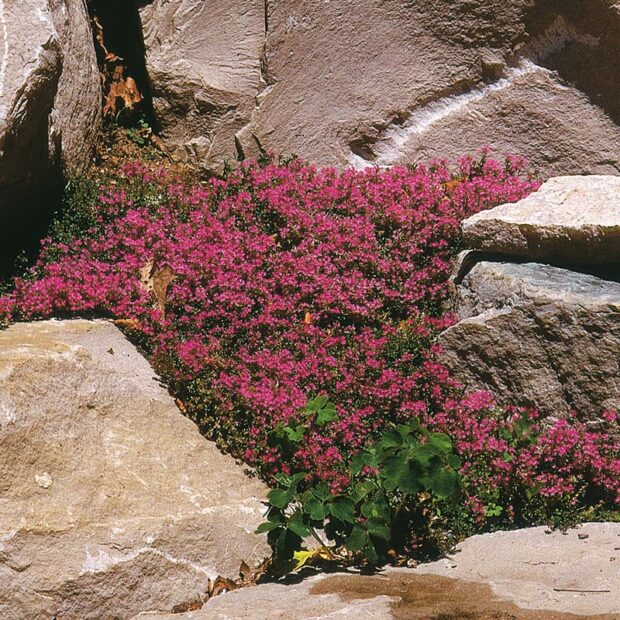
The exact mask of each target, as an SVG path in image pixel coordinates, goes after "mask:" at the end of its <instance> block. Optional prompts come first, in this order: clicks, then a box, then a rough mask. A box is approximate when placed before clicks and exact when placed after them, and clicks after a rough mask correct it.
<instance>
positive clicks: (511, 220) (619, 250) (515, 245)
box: [463, 176, 620, 266]
mask: <svg viewBox="0 0 620 620" xmlns="http://www.w3.org/2000/svg"><path fill="white" fill-rule="evenodd" d="M463 241H464V243H465V245H466V246H467V247H468V248H472V249H476V250H484V251H486V252H494V253H498V254H502V255H508V256H513V257H518V258H527V259H529V260H535V261H543V262H547V263H552V264H558V265H568V266H572V265H590V266H592V265H613V264H615V263H620V177H615V176H573V177H555V178H552V179H550V180H549V181H547V182H546V183H544V184H543V185H542V187H541V188H540V189H539V190H538V191H537V192H534V193H533V194H530V195H529V196H528V197H527V198H524V199H523V200H520V201H519V202H517V203H514V204H505V205H500V206H499V207H495V208H494V209H490V210H488V211H481V212H480V213H477V214H475V215H473V216H471V217H470V218H468V219H467V220H465V221H464V222H463Z"/></svg>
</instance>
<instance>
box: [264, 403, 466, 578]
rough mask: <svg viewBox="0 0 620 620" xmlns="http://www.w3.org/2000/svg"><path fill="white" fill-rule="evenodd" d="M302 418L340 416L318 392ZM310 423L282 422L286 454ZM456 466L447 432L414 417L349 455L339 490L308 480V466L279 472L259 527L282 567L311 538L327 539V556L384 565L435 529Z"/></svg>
mask: <svg viewBox="0 0 620 620" xmlns="http://www.w3.org/2000/svg"><path fill="white" fill-rule="evenodd" d="M300 417H302V418H311V421H312V422H313V424H315V425H317V426H323V425H326V424H329V423H330V422H333V421H335V420H336V419H337V417H338V414H337V411H336V407H335V405H334V404H333V403H331V402H330V401H329V399H328V398H327V396H318V397H316V398H313V399H312V400H310V401H309V402H308V403H307V404H306V406H305V407H304V408H303V409H302V410H301V411H300ZM307 428H308V426H307V424H304V423H298V422H297V421H295V420H292V421H290V422H289V424H287V425H279V426H278V427H276V429H275V431H274V434H273V439H274V443H275V445H277V446H278V447H279V448H280V449H281V451H282V452H284V453H290V452H291V450H293V449H294V448H295V447H298V446H299V445H301V444H302V443H303V441H304V437H305V433H306V432H307ZM460 466H461V463H460V460H459V458H458V457H457V456H456V454H455V453H454V451H453V446H452V440H451V439H450V437H448V436H447V435H445V434H443V433H432V432H429V431H428V430H427V429H426V428H424V427H423V426H422V425H421V424H420V422H419V421H418V420H417V419H415V418H414V419H412V420H411V421H410V422H409V423H407V424H399V425H396V426H393V427H391V428H389V429H388V430H386V431H385V432H384V433H383V435H382V436H381V438H380V439H379V440H378V441H377V442H376V443H374V444H373V445H371V446H370V447H369V448H368V449H366V450H363V451H361V452H359V453H358V454H356V455H355V456H354V457H353V459H352V461H351V464H350V477H351V478H350V483H349V484H348V485H346V488H344V489H340V490H336V489H333V488H330V487H329V485H328V484H327V483H325V482H319V483H315V482H313V480H312V474H311V472H298V473H296V474H294V475H290V476H289V475H285V474H278V475H277V476H276V480H277V485H278V486H277V487H276V488H274V489H272V490H271V491H270V492H269V494H268V496H267V504H268V512H267V521H266V522H264V523H263V524H261V525H260V526H259V528H258V530H257V531H258V532H259V533H267V537H268V541H269V544H270V545H271V548H272V550H273V560H274V566H276V567H279V569H280V570H282V569H283V567H284V569H285V570H286V569H287V567H288V569H290V568H294V567H295V565H296V564H295V561H294V558H295V556H296V553H298V552H300V551H301V550H302V548H303V546H304V539H307V538H308V537H310V536H313V537H314V538H315V539H316V540H317V541H319V543H320V544H321V545H322V546H325V542H324V541H325V540H329V541H330V543H329V544H328V545H327V547H328V550H329V554H330V556H331V557H335V558H337V559H339V560H340V561H343V562H346V563H368V564H372V565H377V564H383V563H385V562H386V561H388V559H389V558H390V556H392V557H393V556H395V555H398V554H400V553H402V552H404V551H406V547H407V544H408V543H409V542H411V540H412V538H416V537H417V536H418V535H419V534H422V535H425V532H429V531H430V530H431V529H432V527H433V523H432V522H433V521H434V520H437V519H439V518H440V514H441V506H442V504H446V503H448V504H450V503H454V502H455V501H456V499H457V498H458V497H459V492H460V476H459V473H458V469H459V468H460ZM411 528H417V530H418V531H417V532H416V531H411Z"/></svg>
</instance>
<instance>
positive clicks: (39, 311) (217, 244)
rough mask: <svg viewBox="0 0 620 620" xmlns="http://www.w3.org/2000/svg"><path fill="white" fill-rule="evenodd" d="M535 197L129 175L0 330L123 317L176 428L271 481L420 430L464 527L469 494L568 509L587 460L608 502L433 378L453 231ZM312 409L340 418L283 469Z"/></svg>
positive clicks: (316, 176) (22, 295) (501, 174)
mask: <svg viewBox="0 0 620 620" xmlns="http://www.w3.org/2000/svg"><path fill="white" fill-rule="evenodd" d="M536 187H537V182H536V181H534V180H531V179H529V178H527V177H525V176H524V174H523V162H521V161H520V160H518V159H516V158H510V159H508V160H506V161H505V162H504V163H499V162H497V161H494V160H492V159H489V158H487V157H483V158H482V160H472V159H470V158H464V159H462V160H460V162H459V163H458V166H457V167H456V168H455V169H451V168H450V167H449V166H448V165H447V164H446V163H442V162H439V163H435V164H433V165H431V166H430V167H423V166H418V167H416V168H414V169H410V168H404V167H403V168H399V167H396V168H393V169H391V170H385V171H380V170H376V169H370V170H366V171H363V172H359V171H353V170H346V171H344V172H339V171H336V170H334V169H330V168H316V167H314V166H311V165H307V164H305V163H303V162H300V161H292V162H289V163H287V164H280V165H276V164H268V165H263V166H260V165H258V164H252V163H246V164H243V165H242V166H240V167H239V169H238V170H236V171H234V172H233V173H231V174H229V175H228V176H227V177H226V178H224V179H212V180H210V181H209V182H208V183H205V184H204V185H202V186H198V187H187V186H184V185H183V184H181V183H179V182H177V181H175V180H174V179H171V178H169V177H168V176H167V175H166V174H165V173H163V172H162V173H154V172H152V171H150V170H149V169H147V168H146V167H144V166H143V165H142V164H138V163H136V164H133V165H130V166H126V167H125V168H124V170H123V175H122V179H119V180H118V181H117V182H115V183H114V184H110V185H109V186H106V187H104V188H102V190H101V193H100V196H99V199H98V203H97V205H96V211H95V214H94V217H93V221H92V225H91V228H90V230H88V231H87V234H85V235H78V236H76V237H75V238H74V239H72V240H70V241H64V242H62V243H61V242H59V241H58V240H54V239H51V238H50V239H47V240H46V241H45V242H44V245H43V250H42V254H41V257H40V259H39V261H38V263H37V264H36V266H35V267H34V268H33V270H32V272H31V273H30V274H29V276H28V277H26V278H23V279H18V280H17V281H16V282H15V288H14V290H13V292H12V293H11V294H10V295H8V296H5V297H4V298H1V299H0V317H1V316H5V317H6V318H11V317H13V318H14V319H32V318H40V317H50V316H75V315H82V316H83V315H103V316H109V317H114V318H117V319H129V320H130V323H131V327H132V333H133V335H134V336H136V337H139V338H140V340H141V342H142V343H143V344H144V346H145V347H147V348H148V350H149V352H150V355H151V357H152V360H153V363H154V364H155V367H156V368H157V369H158V371H159V372H160V373H161V374H162V375H163V376H164V378H165V380H166V381H167V382H168V383H169V384H170V386H171V389H172V391H173V392H174V393H175V395H176V396H177V397H178V398H179V400H180V402H182V403H183V406H184V407H185V408H186V409H187V411H188V413H189V414H190V415H191V416H192V417H193V418H194V419H195V420H196V421H197V422H198V423H199V424H200V426H201V427H202V429H203V430H204V431H205V432H206V433H207V434H208V435H210V436H212V437H214V438H216V439H218V441H219V442H220V443H221V444H222V445H224V446H225V447H227V448H228V449H229V450H231V451H232V452H233V453H235V454H236V455H238V456H240V457H242V458H244V459H245V460H246V462H248V463H249V464H251V465H252V466H254V467H256V468H257V469H258V470H259V471H260V472H261V473H262V474H263V475H264V476H266V477H269V476H271V475H273V474H275V473H277V472H278V471H292V470H295V469H304V470H307V471H312V472H314V474H315V475H316V477H317V478H319V479H325V480H328V481H330V483H331V484H332V485H333V486H334V487H338V486H339V485H345V484H346V483H347V481H348V477H347V468H346V463H347V462H348V459H349V458H350V456H351V455H352V454H353V453H354V452H355V451H357V450H358V449H359V448H361V447H362V446H364V445H366V444H367V443H368V442H369V441H370V440H371V439H373V438H374V437H376V435H377V433H378V432H379V431H380V430H381V429H382V428H383V427H384V426H385V424H386V423H388V422H394V421H402V420H406V419H408V418H409V417H411V416H413V415H416V416H420V417H422V418H423V419H426V420H427V421H428V423H429V424H431V425H433V426H435V427H438V428H439V427H442V428H445V430H446V431H447V432H449V433H450V434H452V435H453V436H455V438H456V441H457V447H458V450H459V452H460V453H461V455H462V456H464V457H465V458H464V465H463V474H464V475H465V477H466V478H468V479H469V480H470V488H471V489H473V491H472V492H471V494H470V495H471V497H470V500H471V502H472V508H473V509H474V510H476V509H478V510H480V509H479V507H478V508H477V507H476V505H475V501H476V496H477V494H479V493H482V492H483V491H482V486H483V483H489V484H495V485H504V486H506V485H509V484H511V483H512V482H514V480H515V479H516V478H518V479H519V480H520V481H522V482H523V484H536V485H538V486H539V487H540V493H543V494H544V493H547V494H562V493H568V492H570V490H571V489H572V488H573V486H574V484H576V483H575V482H574V480H575V476H577V478H578V477H579V475H585V473H584V470H583V468H584V467H586V465H585V463H586V461H585V460H583V459H580V458H578V456H577V452H578V447H577V446H582V445H584V446H587V449H588V459H589V460H587V463H588V465H587V466H588V467H591V469H592V473H591V478H592V479H593V480H594V482H595V483H596V484H598V485H599V486H601V487H603V488H604V489H607V490H613V492H614V493H616V494H617V491H618V482H617V480H618V476H617V473H618V471H617V469H618V463H619V461H618V460H617V459H616V460H615V461H613V460H609V459H610V457H609V446H607V447H601V446H600V438H598V437H596V436H593V435H592V434H588V433H587V432H585V430H583V429H582V428H581V427H580V426H578V425H572V424H571V423H569V422H561V423H558V424H556V425H555V426H554V427H553V428H551V429H549V430H546V431H544V432H542V434H541V435H540V439H539V441H538V442H536V443H535V444H533V445H531V446H529V445H528V447H527V449H525V448H519V449H517V448H515V447H514V446H513V447H510V446H507V445H504V443H502V441H504V442H506V441H507V440H506V439H502V438H501V433H500V431H501V426H502V423H501V422H500V421H496V420H494V419H493V418H492V416H490V414H489V411H490V407H489V404H488V403H487V402H486V401H484V398H482V400H480V399H481V397H480V396H479V395H478V396H476V397H472V398H474V400H471V399H470V400H467V399H466V400H464V401H463V402H459V401H458V400H455V396H454V394H455V393H456V392H455V390H456V389H457V388H456V386H455V384H454V382H452V381H451V380H450V378H449V377H448V376H447V373H446V371H445V369H443V368H442V367H440V366H439V365H437V364H435V363H434V362H433V361H432V357H433V347H432V342H433V337H434V335H435V334H436V333H437V330H438V329H441V328H442V327H444V326H445V325H447V324H449V322H450V320H451V318H450V316H449V315H446V314H445V307H444V305H445V302H446V300H447V298H448V278H449V274H450V271H451V267H452V259H453V257H454V254H455V251H456V249H457V247H458V240H459V229H460V222H461V220H462V219H463V218H464V217H466V216H468V215H470V214H472V213H475V212H477V211H479V210H481V209H485V208H489V207H492V206H494V205H496V204H499V203H504V202H513V201H516V200H518V199H520V198H522V197H523V196H525V195H527V194H528V193H529V192H530V191H532V190H533V189H535V188H536ZM162 273H166V274H168V275H167V278H159V279H158V274H162ZM151 289H153V290H151ZM319 393H326V394H329V396H330V398H331V399H332V400H333V401H334V402H335V403H336V404H337V406H338V412H339V418H338V420H336V421H334V422H332V423H330V424H329V425H327V426H325V427H321V428H308V431H307V433H306V435H305V439H304V442H303V445H302V447H301V448H300V449H298V450H297V451H296V452H295V453H293V454H290V455H283V454H281V453H280V452H279V451H278V450H277V449H276V448H275V447H274V446H273V445H272V443H271V442H270V437H271V435H272V433H273V431H274V429H275V428H276V427H277V426H278V425H279V424H280V425H281V424H287V423H289V422H290V421H291V420H296V419H297V417H298V412H299V410H300V408H301V407H302V405H304V404H305V403H306V401H307V400H308V399H309V398H310V397H312V396H314V395H316V394H319ZM476 398H478V401H476V400H475V399H476ZM145 423H148V421H145ZM570 442H573V443H572V444H571V443H570ZM583 442H586V443H583ZM567 445H571V446H572V448H570V449H569V451H568V452H566V453H564V452H563V451H564V450H565V449H566V448H565V447H562V446H567ZM477 462H480V463H482V462H484V463H485V467H484V468H482V467H481V468H478V469H477V465H476V463H477ZM560 463H561V464H562V466H561V467H559V465H558V464H560ZM556 465H558V467H559V468H558V467H556ZM580 468H581V469H580ZM580 472H581V473H580ZM588 475H590V474H588ZM485 477H486V478H485ZM515 477H516V478H515ZM501 488H504V487H503V486H502V487H501ZM537 488H538V487H537ZM610 492H611V491H610ZM614 497H615V495H614Z"/></svg>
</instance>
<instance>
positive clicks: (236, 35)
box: [140, 0, 265, 170]
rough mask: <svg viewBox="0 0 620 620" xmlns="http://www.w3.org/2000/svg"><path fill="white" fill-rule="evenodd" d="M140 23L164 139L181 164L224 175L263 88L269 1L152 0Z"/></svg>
mask: <svg viewBox="0 0 620 620" xmlns="http://www.w3.org/2000/svg"><path fill="white" fill-rule="evenodd" d="M140 17H141V20H142V24H143V31H144V41H145V46H146V49H147V54H146V65H147V70H148V73H149V77H150V79H151V84H152V87H153V107H154V111H155V114H156V116H157V120H158V123H159V125H160V130H161V132H162V134H163V136H164V137H165V138H166V139H167V143H168V145H169V146H170V147H171V148H172V151H173V154H174V156H176V157H177V158H179V159H181V160H183V161H188V160H189V161H194V162H197V163H200V164H201V165H203V166H204V167H208V168H211V169H216V170H221V169H222V166H223V164H224V161H225V160H226V159H228V160H235V159H236V157H237V155H238V153H237V150H236V144H235V134H236V133H237V132H238V131H240V130H241V129H242V128H243V127H244V126H245V125H246V124H247V123H248V121H249V120H250V116H251V114H252V110H253V109H254V105H255V97H256V95H257V94H258V92H259V90H260V88H262V74H261V55H262V51H263V45H264V38H265V2H264V0H234V1H232V2H210V3H208V4H207V3H205V2H204V0H174V1H173V2H169V1H168V0H155V1H154V2H152V3H147V4H145V6H143V7H142V8H141V9H140Z"/></svg>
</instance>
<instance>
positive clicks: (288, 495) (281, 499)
mask: <svg viewBox="0 0 620 620" xmlns="http://www.w3.org/2000/svg"><path fill="white" fill-rule="evenodd" d="M293 495H294V491H293V490H291V489H286V490H285V489H272V490H271V491H269V493H267V501H268V502H269V503H270V504H271V505H272V506H275V507H276V508H286V506H288V505H289V503H290V501H291V500H292V499H293Z"/></svg>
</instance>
